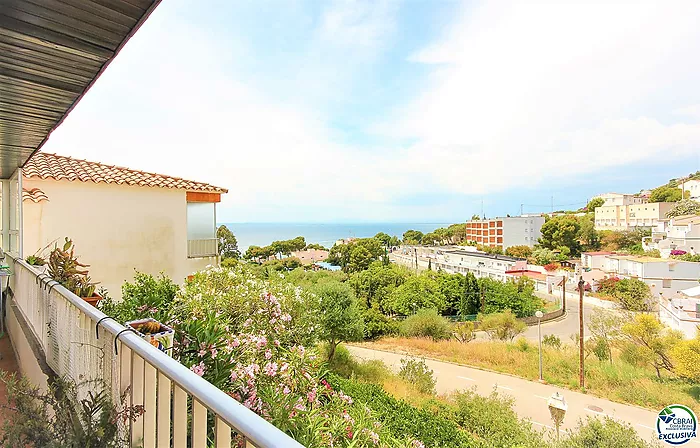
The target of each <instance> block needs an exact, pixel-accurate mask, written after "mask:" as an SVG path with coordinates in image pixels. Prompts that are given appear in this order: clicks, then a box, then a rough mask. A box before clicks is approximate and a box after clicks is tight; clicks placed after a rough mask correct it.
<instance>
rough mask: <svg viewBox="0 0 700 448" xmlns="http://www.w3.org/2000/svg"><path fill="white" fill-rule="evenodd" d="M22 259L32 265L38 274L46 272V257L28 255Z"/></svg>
mask: <svg viewBox="0 0 700 448" xmlns="http://www.w3.org/2000/svg"><path fill="white" fill-rule="evenodd" d="M24 261H26V262H27V264H28V265H30V266H32V267H33V268H34V269H35V270H36V271H37V272H39V273H40V274H43V273H44V272H46V269H47V268H48V266H47V265H46V259H44V258H43V257H40V256H39V255H30V256H28V257H27V258H26V259H25V260H24Z"/></svg>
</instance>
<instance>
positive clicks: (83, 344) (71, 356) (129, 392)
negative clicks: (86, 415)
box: [8, 257, 302, 448]
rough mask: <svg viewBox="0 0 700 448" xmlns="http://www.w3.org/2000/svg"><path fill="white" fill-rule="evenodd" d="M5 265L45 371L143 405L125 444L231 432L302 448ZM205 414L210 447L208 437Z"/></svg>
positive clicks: (178, 442)
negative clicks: (97, 385) (100, 384)
mask: <svg viewBox="0 0 700 448" xmlns="http://www.w3.org/2000/svg"><path fill="white" fill-rule="evenodd" d="M8 258H9V257H8ZM8 261H9V264H10V269H11V270H12V273H13V276H12V277H11V283H10V287H11V289H12V291H13V294H14V303H15V307H16V308H15V311H19V312H21V313H22V315H23V317H24V319H25V320H26V321H27V323H28V324H29V326H30V327H31V331H32V332H34V334H35V336H36V339H37V341H38V342H39V344H40V345H41V348H42V349H43V351H44V353H45V356H46V361H47V364H48V365H49V367H51V369H52V370H53V371H54V372H55V373H56V374H57V375H59V376H63V377H68V378H70V379H71V380H73V381H74V382H75V383H76V384H89V383H92V382H94V381H103V382H104V383H105V384H106V386H107V388H108V390H109V392H110V393H111V394H112V399H113V402H114V403H120V398H121V397H122V396H124V395H125V394H126V397H127V401H128V402H127V403H124V404H125V405H128V406H136V405H143V406H144V409H145V413H143V415H141V416H140V417H138V418H137V419H136V420H135V421H133V422H131V423H130V424H129V428H128V437H129V440H130V442H131V446H142V447H143V448H165V447H171V448H187V447H188V446H189V447H191V448H208V447H210V446H215V447H216V448H223V447H226V448H231V446H232V445H231V443H232V431H233V432H234V433H235V434H236V435H237V436H238V437H242V438H244V440H245V446H246V447H247V448H251V447H257V448H267V447H270V448H272V447H294V448H301V447H302V445H301V444H299V443H298V442H296V441H295V440H293V439H292V438H290V437H289V436H287V435H286V434H284V433H283V432H282V431H280V430H279V429H277V428H276V427H274V426H273V425H272V424H271V423H269V422H267V421H266V420H265V419H263V418H262V417H260V416H258V415H257V414H255V413H254V412H252V411H251V410H249V409H248V408H246V407H245V406H243V405H242V404H240V403H239V402H237V401H236V400H234V399H233V398H231V397H230V396H229V395H227V394H226V393H224V392H223V391H222V390H220V389H218V388H217V387H215V386H214V385H212V384H211V383H209V382H208V381H206V380H205V379H203V378H201V377H200V376H198V375H196V374H195V373H194V372H192V371H190V370H189V369H188V368H187V367H185V366H183V365H182V364H180V363H179V362H178V361H176V360H175V359H173V358H171V357H170V356H168V355H166V354H165V353H163V352H162V351H160V350H158V349H157V348H155V347H153V346H152V345H150V344H149V343H147V342H146V341H144V340H143V339H141V338H140V337H139V336H138V335H136V334H135V333H132V332H130V331H126V330H127V329H126V327H124V326H123V325H121V324H120V323H118V322H116V321H115V320H113V319H112V318H110V317H108V316H106V315H105V314H104V313H102V312H101V311H100V310H98V309H97V308H94V307H93V306H91V305H89V304H88V303H87V302H85V301H84V300H82V299H80V298H79V297H77V296H76V295H75V294H73V293H71V292H70V291H68V290H67V289H66V288H64V287H63V286H60V285H58V284H57V283H56V282H55V281H53V280H50V279H49V278H48V276H47V275H46V274H41V273H39V272H38V271H36V270H34V268H33V267H30V266H29V265H28V264H27V263H26V262H25V261H24V260H20V259H12V258H9V259H8ZM79 393H81V390H80V389H79ZM209 417H211V418H212V421H213V422H214V428H213V430H214V431H213V434H214V436H213V437H214V440H213V445H211V444H209V442H208V440H207V438H208V428H207V425H208V423H207V421H208V419H209ZM188 439H190V442H189V444H188Z"/></svg>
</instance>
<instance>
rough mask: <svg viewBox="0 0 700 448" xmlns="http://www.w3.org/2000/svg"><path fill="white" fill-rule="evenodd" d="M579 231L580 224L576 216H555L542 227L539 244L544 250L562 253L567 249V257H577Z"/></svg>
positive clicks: (579, 250) (579, 246) (578, 251)
mask: <svg viewBox="0 0 700 448" xmlns="http://www.w3.org/2000/svg"><path fill="white" fill-rule="evenodd" d="M580 229H581V224H580V223H579V221H578V219H577V218H576V216H573V215H559V216H555V217H554V218H551V219H550V220H548V221H547V222H545V223H544V225H542V229H541V233H542V236H541V237H540V239H539V243H540V245H541V246H542V247H544V248H547V249H552V250H555V249H556V250H560V251H562V252H563V248H567V249H568V250H569V254H568V255H572V256H575V255H578V254H579V253H580V252H581V244H580V243H579V241H578V238H579V230H580Z"/></svg>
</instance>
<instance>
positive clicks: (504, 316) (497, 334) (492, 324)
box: [478, 310, 527, 341]
mask: <svg viewBox="0 0 700 448" xmlns="http://www.w3.org/2000/svg"><path fill="white" fill-rule="evenodd" d="M478 319H479V322H481V325H480V326H479V329H480V330H484V331H485V332H486V334H488V335H489V337H490V338H491V339H499V340H501V341H512V340H513V339H515V337H516V336H517V335H519V334H521V333H524V332H525V329H526V328H527V325H526V324H525V322H522V321H519V320H518V319H517V318H516V317H515V315H514V314H513V313H512V312H511V311H510V310H506V311H505V312H504V313H493V314H484V315H479V318H478Z"/></svg>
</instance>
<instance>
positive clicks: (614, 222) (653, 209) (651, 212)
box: [595, 202, 676, 230]
mask: <svg viewBox="0 0 700 448" xmlns="http://www.w3.org/2000/svg"><path fill="white" fill-rule="evenodd" d="M675 205H676V203H675V202H649V203H638V204H629V205H603V206H601V207H598V208H596V209H595V229H596V230H633V229H635V228H639V227H641V228H646V229H651V228H654V227H656V226H657V225H658V224H659V222H660V221H661V220H662V219H666V213H668V212H669V211H670V210H671V209H672V208H673V207H674V206H675Z"/></svg>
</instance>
